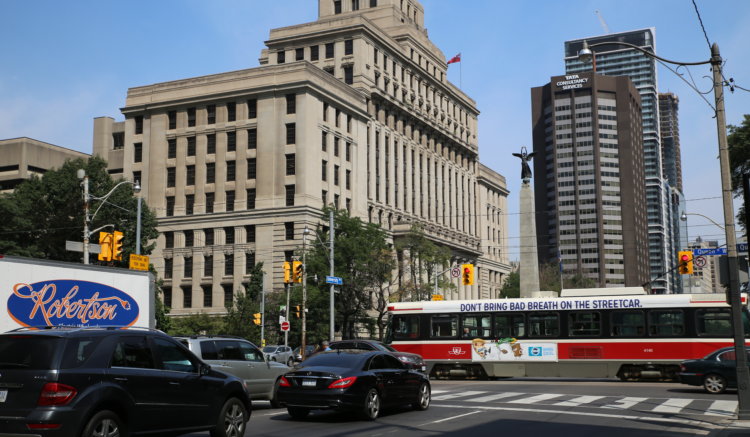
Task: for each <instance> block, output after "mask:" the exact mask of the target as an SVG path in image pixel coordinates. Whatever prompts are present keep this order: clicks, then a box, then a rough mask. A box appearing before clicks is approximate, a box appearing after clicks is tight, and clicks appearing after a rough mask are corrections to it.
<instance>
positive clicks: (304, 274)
mask: <svg viewBox="0 0 750 437" xmlns="http://www.w3.org/2000/svg"><path fill="white" fill-rule="evenodd" d="M308 232H309V231H308V229H307V226H305V230H304V231H302V342H301V343H302V344H301V345H300V348H299V351H300V356H301V357H302V359H303V360H304V359H305V355H306V354H305V347H306V345H307V267H306V266H305V261H306V260H307V257H306V256H305V252H306V250H307V233H308Z"/></svg>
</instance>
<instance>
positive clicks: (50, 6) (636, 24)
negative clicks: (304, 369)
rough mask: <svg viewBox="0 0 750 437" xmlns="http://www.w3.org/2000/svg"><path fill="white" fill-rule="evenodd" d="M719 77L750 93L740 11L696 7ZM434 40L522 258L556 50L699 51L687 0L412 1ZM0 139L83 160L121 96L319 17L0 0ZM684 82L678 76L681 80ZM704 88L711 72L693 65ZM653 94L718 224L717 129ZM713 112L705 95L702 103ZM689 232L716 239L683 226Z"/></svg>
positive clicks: (669, 79) (289, 6) (228, 61)
mask: <svg viewBox="0 0 750 437" xmlns="http://www.w3.org/2000/svg"><path fill="white" fill-rule="evenodd" d="M696 2H697V5H698V9H699V11H700V13H701V17H702V19H703V24H704V26H705V30H706V33H707V35H708V38H709V40H710V41H711V42H717V43H718V44H719V47H720V49H721V54H722V56H723V58H724V59H725V60H726V65H725V76H726V77H727V78H730V77H731V78H734V79H735V81H736V83H737V84H739V85H740V86H742V87H744V88H748V89H750V48H749V47H750V1H746V0H696ZM422 4H423V5H424V7H425V22H426V27H427V29H428V31H429V35H430V38H431V39H432V40H433V42H434V43H435V44H436V45H437V46H438V47H439V48H440V49H441V50H442V51H443V53H444V55H445V56H446V57H448V58H450V57H452V56H453V55H455V54H457V53H459V52H460V53H461V54H462V62H461V64H452V65H451V66H450V69H449V79H450V80H451V81H452V82H453V83H454V84H456V85H458V84H459V82H460V85H461V87H462V88H463V90H464V91H465V92H466V93H467V94H468V95H469V96H471V97H472V98H474V99H475V100H476V102H477V106H478V108H479V110H480V111H481V115H480V118H479V153H480V161H481V162H482V163H484V164H486V165H488V166H489V167H490V168H492V169H494V170H495V171H497V172H499V173H501V174H502V175H504V176H505V177H506V178H507V180H508V188H509V189H510V191H511V194H510V196H509V198H508V216H509V232H508V234H509V237H510V238H509V247H510V250H511V253H512V254H514V253H515V254H516V256H517V252H518V246H519V241H518V234H519V229H518V227H519V224H518V210H519V207H518V189H519V184H520V181H519V177H520V174H519V173H520V169H519V167H520V166H519V162H518V159H516V158H514V157H512V156H511V153H512V152H516V151H518V150H519V149H520V147H521V146H524V145H525V146H527V147H529V148H531V108H530V89H531V88H532V87H535V86H541V85H544V84H546V83H547V82H549V78H550V77H551V76H555V75H559V74H563V73H564V63H563V42H564V41H565V40H569V39H576V38H583V37H587V36H595V35H601V34H603V33H604V30H603V27H602V24H601V23H600V21H599V19H598V17H597V15H596V14H595V11H596V10H599V11H600V13H601V15H602V16H603V18H604V20H605V21H606V24H607V25H608V27H609V29H610V30H611V31H612V32H621V31H628V30H634V29H642V28H646V27H655V28H656V50H657V53H658V54H660V55H661V56H663V57H666V58H669V59H674V60H677V61H688V62H691V61H703V60H706V59H708V58H709V57H710V52H709V47H708V44H707V42H706V37H705V36H704V33H703V30H702V29H701V26H700V23H699V20H698V16H697V14H696V12H695V9H694V7H693V3H692V2H691V0H628V1H622V0H567V1H561V0H537V1H533V2H532V1H510V0H471V1H467V0H422ZM0 16H2V17H3V18H4V20H3V26H0V40H1V41H3V54H2V68H0V102H2V104H0V139H6V138H14V137H21V136H26V137H31V138H35V139H38V140H41V141H46V142H49V143H52V144H56V145H59V146H63V147H68V148H71V149H75V150H80V151H82V152H86V153H91V142H92V131H93V118H94V117H98V116H110V117H114V118H115V119H116V120H122V115H121V114H120V112H119V108H120V107H122V106H123V105H124V102H125V96H126V92H127V89H128V88H129V87H134V86H140V85H148V84H152V83H156V82H163V81H169V80H175V79H181V78H187V77H193V76H199V75H204V74H212V73H220V72H225V71H231V70H239V69H244V68H251V67H256V66H258V57H259V55H260V51H261V49H262V48H263V47H264V45H263V41H264V40H266V39H267V38H268V35H269V30H270V29H271V28H275V27H283V26H289V25H294V24H299V23H304V22H309V21H314V20H315V19H316V17H317V1H316V0H284V1H274V0H270V1H269V0H266V1H260V0H244V1H236V0H231V1H230V0H215V1H210V2H206V1H197V0H159V1H153V0H150V1H146V0H133V1H128V2H115V1H101V0H98V1H89V0H86V1H56V0H55V1H53V0H44V1H41V0H4V1H2V2H0ZM683 72H685V71H684V70H683ZM690 73H691V74H692V77H693V78H694V79H695V81H696V83H697V86H698V88H699V89H700V90H702V91H706V92H707V91H710V89H711V81H710V80H708V79H706V78H704V76H706V75H710V72H709V69H708V68H707V67H705V66H704V67H692V68H691V69H690ZM658 80H659V90H660V91H661V92H667V91H669V92H673V93H676V94H677V95H678V96H679V98H680V136H681V147H682V157H683V162H682V168H683V178H684V191H685V196H686V198H687V199H688V210H689V211H692V212H696V213H701V214H704V215H707V216H709V217H711V218H712V219H714V220H715V221H716V222H718V223H723V221H724V219H723V215H722V202H721V184H720V177H719V163H718V160H717V155H718V146H717V133H716V122H715V120H714V118H713V112H712V110H711V109H710V108H709V106H708V105H707V104H706V103H705V102H704V101H703V100H701V98H700V96H699V95H698V93H696V92H695V91H693V90H692V89H690V88H689V87H688V86H687V85H686V84H685V83H684V82H682V81H681V80H680V79H679V78H678V77H677V76H675V75H674V74H673V73H671V72H670V71H668V70H666V69H665V68H663V67H659V72H658ZM706 97H707V98H708V100H709V101H711V102H713V96H712V95H711V94H710V93H709V94H707V95H706ZM726 109H727V122H728V123H729V124H738V123H740V122H741V121H742V116H743V114H746V113H750V93H748V92H745V91H741V90H739V91H736V92H735V93H734V94H730V93H728V92H727V94H726ZM688 223H689V225H690V227H689V235H690V237H691V238H694V237H695V236H697V235H701V236H703V237H704V239H718V240H723V239H724V238H723V234H722V232H721V230H720V229H718V228H717V227H716V226H714V225H712V224H710V223H709V222H708V221H707V220H705V219H703V218H701V217H697V216H692V217H690V220H689V222H688Z"/></svg>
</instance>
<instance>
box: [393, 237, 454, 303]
mask: <svg viewBox="0 0 750 437" xmlns="http://www.w3.org/2000/svg"><path fill="white" fill-rule="evenodd" d="M395 246H396V252H397V254H398V259H399V261H400V268H399V276H400V277H399V284H400V287H399V300H402V301H403V300H405V299H408V298H411V300H414V301H419V300H429V299H430V294H432V292H433V290H434V283H433V281H434V275H435V272H438V273H440V272H442V271H444V270H445V269H446V268H447V266H448V263H449V261H450V257H451V252H450V249H448V248H447V247H445V246H441V245H438V244H435V243H434V242H432V241H431V240H429V239H428V238H427V236H426V235H425V233H424V229H423V228H422V226H421V225H419V224H414V225H412V227H411V229H410V230H409V232H408V233H407V234H406V235H405V236H404V237H402V238H399V239H398V240H397V241H396V242H395ZM439 279H440V283H439V284H438V286H439V287H441V286H442V287H443V288H445V287H449V285H448V284H450V282H449V281H446V280H444V279H443V278H442V275H441V277H440V278H439ZM450 288H452V287H450Z"/></svg>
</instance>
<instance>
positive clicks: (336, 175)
mask: <svg viewBox="0 0 750 437" xmlns="http://www.w3.org/2000/svg"><path fill="white" fill-rule="evenodd" d="M338 184H339V166H338V165H334V166H333V185H338Z"/></svg>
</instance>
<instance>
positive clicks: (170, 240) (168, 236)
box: [164, 232, 174, 249]
mask: <svg viewBox="0 0 750 437" xmlns="http://www.w3.org/2000/svg"><path fill="white" fill-rule="evenodd" d="M164 247H166V248H167V249H171V248H173V247H174V232H165V233H164Z"/></svg>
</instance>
